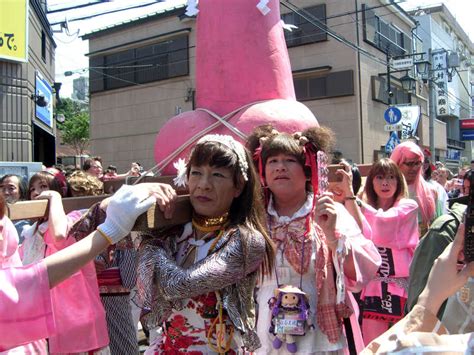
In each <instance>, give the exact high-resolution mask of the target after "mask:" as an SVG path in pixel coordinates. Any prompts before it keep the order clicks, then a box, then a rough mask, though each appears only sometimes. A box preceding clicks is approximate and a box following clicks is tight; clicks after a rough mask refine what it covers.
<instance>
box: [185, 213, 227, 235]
mask: <svg viewBox="0 0 474 355" xmlns="http://www.w3.org/2000/svg"><path fill="white" fill-rule="evenodd" d="M228 220H229V212H226V213H224V214H223V215H222V216H219V217H206V216H201V215H198V214H197V213H194V214H193V227H194V228H196V229H197V230H198V231H200V232H205V233H208V232H214V231H217V230H219V229H222V228H223V227H224V226H225V225H226V224H227V222H228Z"/></svg>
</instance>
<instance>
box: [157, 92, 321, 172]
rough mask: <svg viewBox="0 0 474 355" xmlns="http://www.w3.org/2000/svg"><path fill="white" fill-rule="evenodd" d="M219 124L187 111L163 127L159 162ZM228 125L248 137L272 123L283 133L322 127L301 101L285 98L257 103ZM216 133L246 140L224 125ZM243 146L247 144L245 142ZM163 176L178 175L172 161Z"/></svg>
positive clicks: (239, 114) (206, 117)
mask: <svg viewBox="0 0 474 355" xmlns="http://www.w3.org/2000/svg"><path fill="white" fill-rule="evenodd" d="M215 122H216V119H215V118H214V117H211V116H210V115H209V114H208V113H206V112H203V111H189V112H184V113H182V114H180V115H178V116H175V117H173V118H171V119H170V120H169V121H168V122H167V123H166V124H165V125H164V126H163V128H162V129H161V130H160V133H159V134H158V136H157V138H156V143H155V160H156V162H157V163H158V162H161V161H162V160H163V159H165V158H166V157H168V156H169V155H170V154H172V153H173V152H175V151H176V149H178V148H179V147H181V146H182V145H183V144H184V143H185V142H186V141H188V140H189V139H190V138H191V137H192V136H194V135H195V134H196V133H198V132H200V131H202V130H203V129H205V128H206V127H209V126H210V125H212V124H213V123H215ZM228 122H229V123H230V124H232V125H233V126H234V127H237V128H238V129H239V130H240V131H241V132H243V133H245V134H250V133H251V132H252V131H253V129H254V128H255V127H257V126H259V125H262V124H267V123H271V124H272V125H273V126H274V127H275V128H276V129H277V130H279V131H282V132H297V131H303V130H304V129H306V128H308V127H312V126H317V125H318V121H317V120H316V117H314V115H313V113H312V112H311V111H310V110H309V109H308V108H307V107H306V106H305V105H303V104H302V103H300V102H298V101H293V100H281V99H276V100H270V101H266V102H262V103H257V104H254V105H252V106H250V107H248V108H246V109H243V110H242V111H240V112H238V113H237V114H236V115H234V116H233V117H231V118H230V119H229V120H228ZM213 133H219V134H230V135H232V136H234V138H236V139H237V140H239V141H241V142H242V139H240V138H239V137H238V136H236V135H235V134H233V133H232V132H231V131H230V130H229V129H228V128H227V127H224V126H223V125H220V126H219V127H217V128H216V129H215V130H213ZM243 143H244V144H245V142H243ZM191 146H192V144H191ZM188 155H189V148H188V149H186V150H184V151H183V152H182V153H181V154H179V156H178V157H183V158H187V157H188ZM178 157H176V158H175V159H173V161H176V160H178ZM162 174H163V175H174V174H176V170H175V169H174V167H173V164H172V162H171V163H169V164H167V165H166V166H165V167H164V169H163V170H162Z"/></svg>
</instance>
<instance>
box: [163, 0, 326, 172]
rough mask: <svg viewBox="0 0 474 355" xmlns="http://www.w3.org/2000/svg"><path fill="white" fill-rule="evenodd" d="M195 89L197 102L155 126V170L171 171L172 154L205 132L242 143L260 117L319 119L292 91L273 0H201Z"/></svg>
mask: <svg viewBox="0 0 474 355" xmlns="http://www.w3.org/2000/svg"><path fill="white" fill-rule="evenodd" d="M193 2H195V1H193ZM188 11H190V12H191V13H192V10H190V9H189V6H188ZM196 94H197V96H196V106H197V107H198V108H197V109H196V110H194V111H188V112H184V113H181V114H180V115H178V116H175V117H173V118H171V119H170V120H169V121H168V122H167V123H166V124H165V125H164V126H163V127H162V128H161V130H160V132H159V133H158V136H157V138H156V143H155V160H156V162H157V166H156V170H157V171H158V172H160V173H161V174H163V175H174V174H176V169H175V168H174V167H173V162H175V161H177V160H178V158H180V157H184V158H186V157H187V156H188V153H189V150H190V148H191V147H192V146H193V144H194V143H195V142H196V141H197V140H199V138H201V137H202V136H204V135H206V134H208V133H217V134H230V135H232V136H234V138H236V139H238V140H239V141H241V142H243V143H244V144H245V139H246V137H247V135H248V134H250V133H251V132H252V130H253V129H254V128H255V127H257V126H259V125H262V124H266V123H271V124H273V126H274V127H276V128H277V129H278V130H279V131H283V132H296V131H303V130H304V129H305V128H307V127H311V126H317V125H318V121H317V119H316V117H314V115H313V113H312V112H311V111H310V110H309V109H308V108H307V107H306V106H305V105H303V104H302V103H300V102H298V101H296V98H295V90H294V86H293V78H292V74H291V66H290V60H289V57H288V51H287V48H286V44H285V38H284V35H283V22H282V21H281V19H280V11H279V2H278V0H269V1H264V0H262V1H260V2H259V3H258V4H257V1H255V0H200V1H199V14H198V15H197V44H196Z"/></svg>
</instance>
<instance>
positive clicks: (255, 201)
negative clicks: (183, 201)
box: [138, 135, 274, 354]
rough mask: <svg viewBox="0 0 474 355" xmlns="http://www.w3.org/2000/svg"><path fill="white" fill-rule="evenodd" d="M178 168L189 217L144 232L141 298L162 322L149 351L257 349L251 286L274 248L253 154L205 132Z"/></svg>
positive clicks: (150, 319)
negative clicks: (181, 222) (185, 187)
mask: <svg viewBox="0 0 474 355" xmlns="http://www.w3.org/2000/svg"><path fill="white" fill-rule="evenodd" d="M177 166H178V167H180V170H179V172H178V179H177V182H182V183H185V181H186V180H187V185H188V187H189V194H190V201H191V205H192V209H193V211H192V213H193V214H192V221H189V222H188V223H186V224H185V225H180V226H177V227H174V228H171V229H170V228H168V229H165V230H159V231H157V232H155V233H149V234H144V235H142V237H143V238H144V241H143V242H142V245H141V246H140V250H139V261H138V291H139V295H140V301H141V302H140V303H141V307H142V308H143V311H144V318H145V319H144V320H145V321H147V324H148V326H149V328H150V329H151V328H153V327H156V326H162V333H161V336H159V337H158V338H157V339H156V340H155V341H154V342H153V343H152V344H151V345H150V347H149V349H148V350H147V352H146V353H147V354H156V353H159V354H162V353H164V354H174V353H192V354H213V353H228V354H236V353H241V352H242V350H243V349H245V350H247V351H254V350H255V349H256V348H258V347H259V346H260V342H259V340H258V337H257V335H256V332H255V329H254V327H255V308H254V299H253V293H254V288H255V284H256V282H257V277H258V275H259V271H263V270H266V271H267V272H268V271H269V270H271V268H272V265H273V257H274V254H273V247H272V243H271V241H270V240H269V238H268V236H267V232H266V231H265V228H264V222H265V220H264V210H263V202H262V199H261V189H260V186H259V183H258V175H256V172H255V169H254V168H253V165H252V163H251V159H250V156H249V153H248V152H247V151H246V150H245V148H244V147H243V146H242V144H240V143H238V142H237V141H235V140H234V139H233V138H232V137H230V136H222V135H208V136H204V137H203V138H201V139H200V140H199V141H198V142H197V144H196V146H195V147H194V149H193V150H192V152H191V155H190V158H189V161H188V162H187V164H183V163H182V161H181V164H177Z"/></svg>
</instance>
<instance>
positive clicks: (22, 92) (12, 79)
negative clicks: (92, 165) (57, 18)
mask: <svg viewBox="0 0 474 355" xmlns="http://www.w3.org/2000/svg"><path fill="white" fill-rule="evenodd" d="M20 3H21V1H18V2H16V3H15V2H8V1H7V2H0V12H3V11H9V8H8V7H9V6H11V5H12V4H14V5H17V4H20ZM26 6H27V7H26V9H27V11H26V14H27V16H26V20H27V22H26V23H27V25H26V26H25V27H24V28H25V35H21V37H20V34H19V33H17V34H16V35H17V37H18V38H17V40H18V41H17V44H18V46H19V45H20V38H23V37H24V38H25V41H27V42H26V48H27V51H26V56H25V57H24V58H23V59H15V58H9V57H8V56H3V57H2V56H0V161H25V162H29V161H38V162H43V163H44V164H46V165H52V164H54V163H55V129H56V127H55V122H54V120H53V119H52V104H53V95H52V93H53V89H52V87H53V86H54V85H53V83H54V66H55V48H56V44H55V42H54V40H53V34H52V32H51V28H50V25H49V22H48V20H47V18H46V3H45V1H40V0H28V1H26ZM17 20H18V18H17ZM4 31H5V30H4V29H2V28H1V25H0V33H1V32H4ZM35 94H36V95H38V96H43V97H45V99H46V100H47V102H43V105H44V104H46V103H47V105H46V106H45V107H41V106H40V105H35V101H34V100H37V98H38V97H34V96H33V97H32V95H35Z"/></svg>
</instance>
